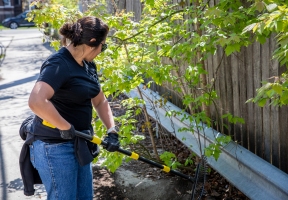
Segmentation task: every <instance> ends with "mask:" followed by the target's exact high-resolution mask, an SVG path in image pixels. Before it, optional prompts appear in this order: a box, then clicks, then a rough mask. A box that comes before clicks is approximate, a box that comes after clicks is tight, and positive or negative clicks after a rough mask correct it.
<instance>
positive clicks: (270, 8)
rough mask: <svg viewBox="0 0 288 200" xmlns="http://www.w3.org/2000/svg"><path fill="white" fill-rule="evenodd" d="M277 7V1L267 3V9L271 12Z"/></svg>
mask: <svg viewBox="0 0 288 200" xmlns="http://www.w3.org/2000/svg"><path fill="white" fill-rule="evenodd" d="M277 7H278V5H277V4H276V3H272V4H269V5H266V9H267V10H268V11H269V12H272V11H273V10H275V9H276V8H277Z"/></svg>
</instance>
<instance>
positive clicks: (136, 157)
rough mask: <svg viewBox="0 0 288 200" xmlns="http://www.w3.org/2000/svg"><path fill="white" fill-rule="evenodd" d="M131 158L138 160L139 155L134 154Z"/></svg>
mask: <svg viewBox="0 0 288 200" xmlns="http://www.w3.org/2000/svg"><path fill="white" fill-rule="evenodd" d="M130 158H133V159H134V160H138V158H139V155H138V154H137V153H134V152H132V153H131V156H130Z"/></svg>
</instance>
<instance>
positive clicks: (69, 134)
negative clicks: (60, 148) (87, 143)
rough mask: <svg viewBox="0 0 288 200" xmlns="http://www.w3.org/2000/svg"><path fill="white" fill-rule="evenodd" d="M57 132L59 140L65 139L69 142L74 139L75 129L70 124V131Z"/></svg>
mask: <svg viewBox="0 0 288 200" xmlns="http://www.w3.org/2000/svg"><path fill="white" fill-rule="evenodd" d="M59 131H60V135H61V138H63V139H65V140H70V139H73V138H74V137H75V128H74V126H73V125H72V124H71V127H70V129H68V130H59Z"/></svg>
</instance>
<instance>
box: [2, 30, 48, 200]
mask: <svg viewBox="0 0 288 200" xmlns="http://www.w3.org/2000/svg"><path fill="white" fill-rule="evenodd" d="M0 42H1V43H2V45H3V46H5V47H6V52H5V58H4V60H3V63H2V65H1V66H0V199H1V200H22V199H46V198H45V196H46V193H45V189H44V187H43V185H39V186H38V187H37V190H36V193H35V195H34V196H31V197H27V196H25V195H24V194H23V182H22V179H21V175H20V171H19V164H18V163H19V154H20V150H21V147H22V144H23V140H22V139H21V138H20V136H19V133H18V130H19V126H20V124H21V123H22V121H23V120H24V119H25V117H27V116H29V114H31V113H32V112H31V110H30V109H29V107H28V105H27V101H28V97H29V93H30V92H31V90H32V87H33V85H34V83H35V80H36V79H37V77H38V73H39V69H40V66H41V63H42V62H43V61H44V60H45V59H46V58H47V56H49V55H50V54H51V53H52V48H50V47H49V44H47V43H43V38H42V34H41V33H40V32H39V31H38V29H36V28H30V29H16V30H2V31H0Z"/></svg>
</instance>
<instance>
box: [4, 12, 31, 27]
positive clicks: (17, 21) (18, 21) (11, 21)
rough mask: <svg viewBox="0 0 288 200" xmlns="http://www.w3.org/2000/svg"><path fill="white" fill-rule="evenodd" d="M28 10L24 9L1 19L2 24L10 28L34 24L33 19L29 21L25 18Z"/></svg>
mask: <svg viewBox="0 0 288 200" xmlns="http://www.w3.org/2000/svg"><path fill="white" fill-rule="evenodd" d="M28 12H29V10H27V11H24V12H23V13H21V14H19V15H17V16H16V17H9V18H6V19H4V20H3V21H2V25H3V26H5V27H7V28H11V29H16V28H18V27H20V26H35V23H34V22H33V21H30V22H29V21H28V20H27V19H26V17H27V14H28Z"/></svg>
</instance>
